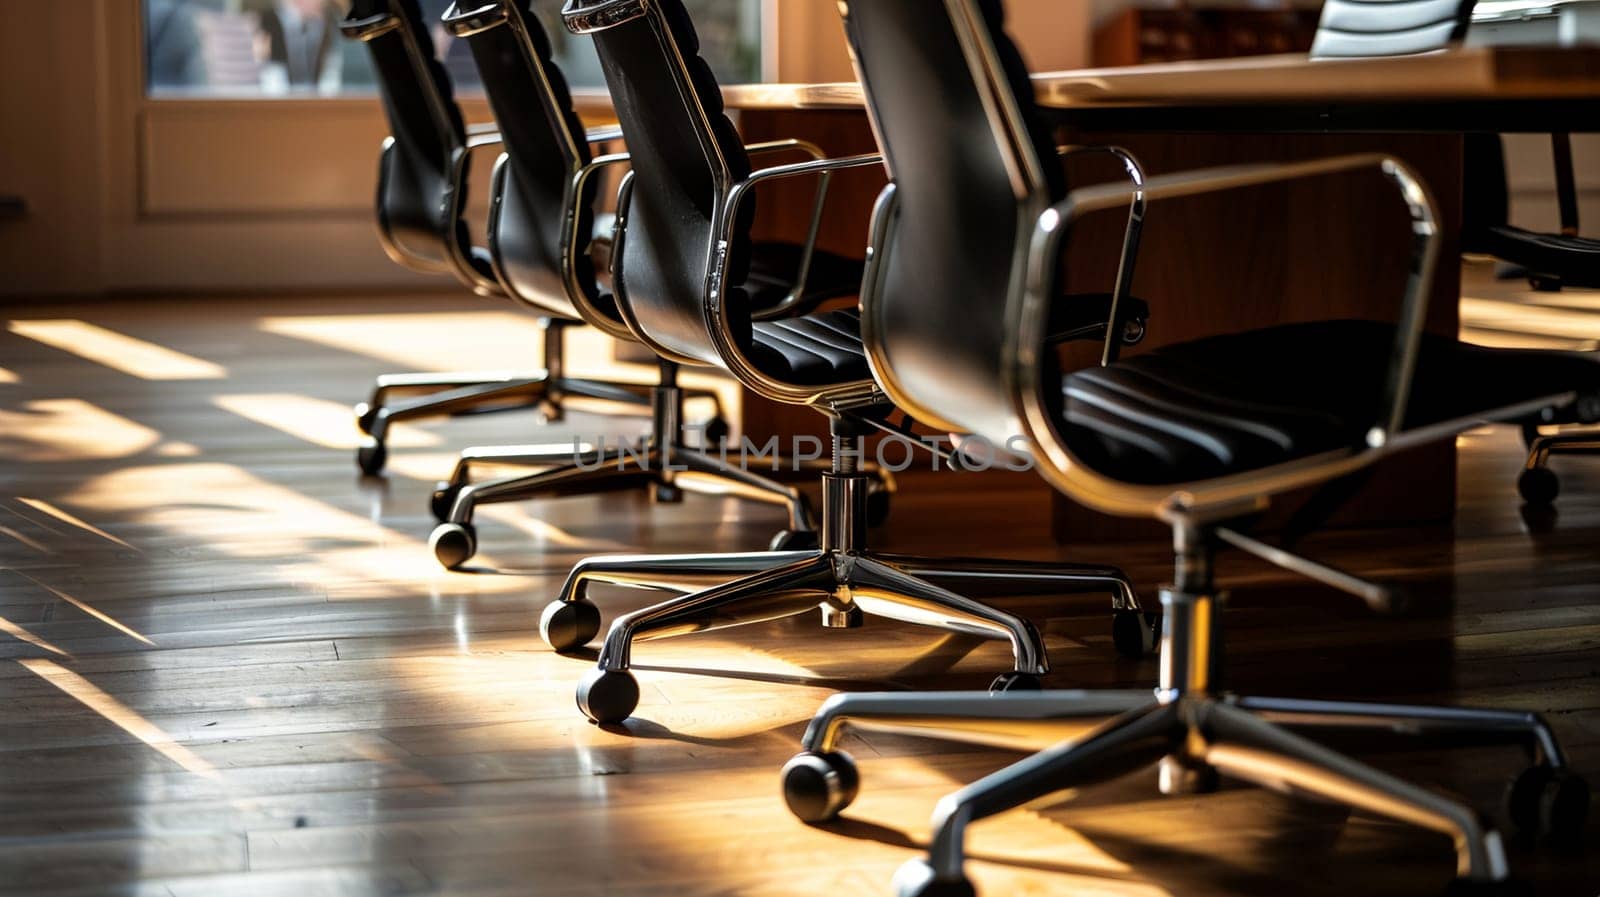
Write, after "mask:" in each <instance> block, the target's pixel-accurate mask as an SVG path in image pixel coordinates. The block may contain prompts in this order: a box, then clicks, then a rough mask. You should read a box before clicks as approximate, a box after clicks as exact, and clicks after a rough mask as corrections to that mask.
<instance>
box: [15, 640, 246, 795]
mask: <svg viewBox="0 0 1600 897" xmlns="http://www.w3.org/2000/svg"><path fill="white" fill-rule="evenodd" d="M17 663H19V664H21V665H22V666H23V667H24V668H26V669H27V670H28V671H29V672H31V673H33V674H34V675H36V676H38V677H39V678H41V679H43V680H44V681H46V682H48V683H50V684H51V685H54V686H55V687H56V688H59V689H61V690H62V691H63V692H66V693H67V694H68V695H70V696H71V697H72V698H73V699H75V700H76V701H78V702H79V703H80V704H82V705H83V706H85V707H87V708H89V709H90V710H93V711H94V712H95V713H98V714H100V716H102V717H104V718H105V719H106V720H107V721H109V722H110V723H112V724H113V725H115V726H116V727H117V728H119V729H121V730H122V731H124V732H127V733H128V734H129V735H132V736H133V737H134V738H137V739H139V740H140V741H142V742H144V743H145V744H147V745H149V746H150V747H151V748H153V749H155V750H156V751H158V752H160V753H161V754H162V755H163V756H165V757H166V758H167V759H169V760H171V761H172V762H174V763H176V764H178V765H179V766H181V767H183V768H184V769H186V770H188V771H189V772H192V773H194V774H196V775H200V776H204V777H206V778H208V779H214V778H218V774H217V770H216V767H214V766H212V765H211V764H210V763H207V762H206V761H205V760H202V759H201V758H200V757H198V756H196V755H195V754H194V753H193V752H191V751H190V750H189V749H188V748H186V747H184V746H183V745H181V744H178V743H177V742H176V741H174V740H173V738H172V736H170V735H168V734H167V733H166V732H163V731H162V730H161V728H160V727H159V726H157V725H156V724H155V723H152V722H150V721H149V720H147V719H145V718H144V717H142V716H140V715H139V714H138V713H136V712H135V711H134V710H133V709H132V708H130V707H128V706H127V705H126V704H123V703H122V702H121V701H118V700H117V699H116V698H114V697H112V696H111V695H109V694H107V693H106V692H104V691H102V690H100V688H98V687H97V686H96V685H95V684H94V683H92V682H90V681H89V680H87V679H85V678H83V677H82V676H80V675H78V674H77V673H75V672H73V671H72V670H69V669H67V668H66V667H63V666H62V665H61V664H58V663H56V662H55V661H53V660H35V659H24V660H19V661H17Z"/></svg>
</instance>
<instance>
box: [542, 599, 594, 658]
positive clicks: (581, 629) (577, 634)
mask: <svg viewBox="0 0 1600 897" xmlns="http://www.w3.org/2000/svg"><path fill="white" fill-rule="evenodd" d="M599 632H600V608H598V607H595V606H594V602H592V601H589V600H587V599H579V600H577V601H552V602H550V603H549V604H547V605H545V608H544V613H542V614H540V615H539V635H540V637H541V638H543V639H544V643H545V644H547V645H549V646H550V647H551V648H552V649H553V650H554V651H555V652H556V653H557V654H569V653H571V652H573V651H576V650H578V649H579V648H582V647H583V646H584V645H587V644H589V642H590V641H591V640H592V639H593V638H594V637H595V635H596V634H598V633H599Z"/></svg>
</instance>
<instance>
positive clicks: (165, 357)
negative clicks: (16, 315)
mask: <svg viewBox="0 0 1600 897" xmlns="http://www.w3.org/2000/svg"><path fill="white" fill-rule="evenodd" d="M10 329H11V332H12V333H15V334H17V335H19V336H25V337H27V338H28V339H31V340H34V341H36V342H41V343H44V344H45V345H47V346H51V347H54V348H56V349H60V350H61V351H63V352H70V353H72V354H73V355H76V356H78V357H79V358H83V359H86V360H88V361H92V362H95V363H96V364H102V365H105V366H106V367H108V368H111V369H112V370H117V371H121V372H122V373H124V374H129V375H132V376H134V377H138V378H140V379H142V380H217V379H221V378H223V377H226V376H228V369H227V368H224V367H223V366H222V365H219V364H214V363H212V362H209V361H206V360H205V359H202V358H195V357H194V356H192V355H185V354H184V353H182V352H178V351H176V350H174V349H169V348H167V347H166V346H158V345H156V344H155V343H150V342H145V341H144V340H142V339H138V338H136V337H131V336H128V335H127V334H123V333H118V332H116V331H115V330H108V329H106V328H104V327H101V326H99V325H97V324H90V323H89V322H87V321H78V320H73V319H69V318H63V319H57V320H34V321H12V322H11V324H10Z"/></svg>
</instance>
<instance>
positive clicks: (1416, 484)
mask: <svg viewBox="0 0 1600 897" xmlns="http://www.w3.org/2000/svg"><path fill="white" fill-rule="evenodd" d="M1033 83H1034V89H1035V96H1036V99H1037V101H1038V103H1039V105H1040V106H1041V107H1043V109H1044V110H1045V112H1046V113H1047V114H1049V115H1051V116H1052V117H1054V118H1055V120H1056V122H1057V124H1058V126H1059V128H1060V135H1059V136H1060V140H1061V142H1063V143H1084V144H1099V143H1115V144H1118V145H1121V146H1124V147H1127V148H1128V149H1130V150H1132V151H1133V152H1134V153H1135V154H1136V155H1137V156H1138V157H1139V159H1140V160H1141V162H1142V163H1143V164H1144V167H1145V168H1146V170H1147V172H1148V173H1149V174H1161V173H1167V172H1174V171H1181V170H1185V169H1191V168H1198V167H1203V166H1210V165H1224V164H1237V163H1242V162H1258V161H1284V160H1291V159H1303V158H1310V157H1317V156H1326V155H1336V154H1341V153H1350V152H1369V151H1382V152H1388V153H1392V154H1394V155H1396V156H1398V157H1400V158H1402V159H1404V160H1405V161H1407V162H1408V163H1410V164H1411V165H1412V166H1413V167H1415V168H1416V169H1417V170H1418V171H1419V172H1420V173H1421V175H1422V176H1423V178H1424V179H1425V180H1426V181H1427V183H1428V184H1429V185H1430V187H1431V188H1432V191H1433V193H1434V196H1435V199H1436V201H1437V204H1438V210H1439V214H1440V219H1441V222H1442V225H1443V232H1444V234H1445V245H1444V252H1443V253H1442V254H1441V258H1442V259H1444V260H1445V261H1444V262H1443V263H1442V264H1441V265H1440V266H1439V270H1438V273H1437V277H1436V279H1435V285H1434V292H1433V295H1432V298H1431V304H1430V315H1429V319H1428V327H1429V329H1430V330H1432V331H1434V332H1438V333H1446V334H1451V335H1453V334H1454V333H1455V332H1456V330H1457V326H1458V304H1459V303H1458V298H1459V295H1460V279H1459V276H1460V272H1459V266H1458V265H1456V264H1454V263H1453V261H1454V259H1456V258H1457V257H1458V255H1459V253H1458V250H1457V234H1458V231H1459V227H1460V222H1461V207H1462V165H1461V151H1462V135H1463V134H1464V133H1467V132H1472V131H1483V132H1502V133H1505V132H1550V131H1555V130H1566V131H1590V130H1600V48H1584V49H1560V48H1518V49H1511V48H1466V49H1457V50H1452V51H1448V52H1444V53H1438V54H1433V55H1428V56H1414V57H1400V58H1380V59H1360V60H1320V61H1313V60H1310V59H1308V58H1307V57H1305V56H1303V55H1285V56H1261V57H1250V58H1244V59H1233V60H1215V61H1198V62H1184V63H1168V64H1159V65H1143V66H1132V67H1127V68H1115V69H1091V70H1080V71H1069V72H1048V73H1040V74H1036V75H1034V77H1033ZM723 95H724V101H725V103H726V105H727V107H728V108H729V109H730V110H735V111H736V112H737V114H738V120H739V126H740V129H741V131H742V132H743V134H744V135H745V137H746V139H747V140H751V141H755V140H768V139H777V138H783V137H803V138H805V139H808V140H811V141H813V142H815V143H817V144H818V145H820V146H822V148H823V149H825V150H826V151H828V153H829V154H830V155H839V154H847V153H855V152H870V151H874V150H875V149H876V146H875V144H874V142H873V138H872V135H871V132H870V129H869V127H868V124H867V121H866V117H865V115H864V114H863V99H862V93H861V88H860V85H858V84H854V83H835V84H751V85H738V86H730V87H727V88H724V91H723ZM591 101H600V102H603V100H600V98H591ZM593 111H595V112H600V111H601V109H600V108H595V109H594V110H593ZM1089 164H1098V165H1100V166H1102V167H1100V168H1098V169H1095V168H1090V167H1087V166H1088V165H1089ZM1072 176H1073V179H1074V182H1077V183H1085V182H1092V181H1093V180H1106V179H1112V178H1114V177H1117V173H1116V172H1115V171H1114V170H1112V169H1111V168H1109V167H1105V163H1104V162H1093V163H1086V167H1084V168H1082V169H1077V168H1075V169H1074V170H1073V172H1072ZM882 183H883V175H882V173H881V172H880V171H877V170H868V171H867V173H865V174H862V175H860V176H854V177H842V178H838V179H836V181H835V183H834V185H833V189H832V190H831V191H830V200H829V206H828V213H827V219H826V222H827V223H826V224H825V227H824V233H823V235H822V237H821V245H823V246H824V247H825V248H827V249H829V250H832V251H834V252H839V253H845V254H851V255H856V256H859V255H860V254H861V252H862V249H863V247H864V246H865V245H866V222H867V220H868V212H869V211H870V208H871V203H872V200H873V198H874V197H875V196H876V194H877V191H878V190H879V189H880V188H881V186H882ZM777 187H778V189H774V190H772V191H771V193H770V194H769V193H764V194H763V195H762V197H761V199H760V203H761V210H762V211H761V213H760V218H761V220H762V221H763V225H762V227H763V229H764V230H766V235H767V236H775V237H776V236H781V237H783V238H786V239H800V238H801V237H802V236H803V233H802V229H803V227H804V222H805V221H806V220H807V217H808V212H809V209H810V202H811V196H812V193H811V191H812V189H813V187H814V185H811V184H805V183H800V182H789V183H785V184H781V185H777ZM1122 224H1123V219H1121V218H1120V217H1117V216H1114V215H1110V214H1104V215H1102V216H1101V220H1100V221H1090V222H1087V223H1086V225H1085V226H1084V227H1083V228H1082V229H1080V230H1079V231H1078V232H1076V233H1075V234H1074V237H1073V243H1072V245H1071V247H1070V249H1069V252H1068V274H1067V277H1068V285H1069V287H1070V288H1073V289H1082V290H1093V289H1107V288H1109V286H1110V284H1111V282H1112V277H1113V271H1114V265H1115V262H1116V258H1117V249H1118V247H1119V245H1120V239H1121V227H1122ZM1408 246H1409V232H1408V228H1407V222H1406V220H1405V215H1404V213H1403V208H1402V206H1401V205H1400V204H1399V200H1398V199H1397V198H1396V196H1395V194H1394V192H1393V189H1392V188H1391V187H1389V186H1388V185H1387V184H1386V183H1385V182H1384V181H1383V180H1382V179H1381V178H1379V177H1378V176H1376V175H1375V174H1350V175H1343V176H1338V177H1330V178H1324V179H1321V180H1316V181H1306V182H1299V183H1294V184H1289V185H1283V186H1273V187H1266V188H1260V189H1256V190H1251V191H1238V192H1234V193H1230V194H1224V195H1218V196H1207V197H1194V198H1188V199H1184V200H1180V201H1175V202H1172V203H1170V204H1166V205H1163V206H1156V207H1152V208H1151V210H1150V213H1149V215H1148V217H1147V222H1146V227H1145V232H1144V242H1143V247H1142V249H1141V250H1140V255H1139V264H1138V269H1137V273H1136V277H1135V282H1134V291H1135V293H1136V294H1137V295H1139V296H1140V297H1141V298H1144V299H1145V300H1146V301H1148V302H1149V303H1150V305H1151V308H1152V320H1151V326H1150V331H1149V335H1148V337H1147V338H1146V340H1145V342H1144V343H1143V344H1142V345H1141V346H1140V347H1139V348H1140V349H1147V348H1150V347H1154V346H1159V345H1162V344H1164V343H1169V342H1175V341H1180V340H1185V339H1191V338H1194V337H1198V336H1203V335H1207V334H1212V333H1218V332H1226V331H1230V330H1238V329H1242V328H1247V327H1256V326H1265V325H1270V324H1273V323H1280V322H1291V321H1299V320H1314V319H1319V318H1333V317H1366V318H1376V319H1387V320H1392V319H1393V317H1394V314H1395V310H1396V309H1397V307H1398V302H1399V299H1400V296H1401V292H1402V288H1403V284H1404V283H1405V269H1406V264H1407V261H1408ZM1085 349H1086V351H1085V352H1084V353H1083V354H1082V356H1081V357H1073V358H1071V359H1070V361H1071V362H1072V363H1083V364H1088V363H1091V362H1092V359H1093V357H1094V355H1093V351H1092V349H1089V348H1088V347H1085ZM1351 361H1352V364H1356V363H1374V364H1377V363H1381V360H1380V359H1352V360H1351ZM1264 375H1266V376H1270V373H1269V372H1264ZM818 422H819V419H818V418H817V416H816V415H815V414H814V413H812V412H810V411H808V410H806V409H793V408H780V407H777V406H771V405H767V404H765V403H762V402H760V401H756V400H753V398H752V400H751V401H748V402H747V403H746V409H745V415H744V426H745V429H746V432H753V433H763V432H795V431H796V430H805V431H815V430H816V428H817V426H818ZM1514 475H1515V471H1511V470H1508V471H1506V477H1507V482H1508V483H1509V482H1510V481H1511V478H1512V477H1513V476H1514ZM1455 479H1456V478H1455V453H1454V450H1453V447H1451V446H1449V445H1443V446H1437V447H1432V448H1424V449H1419V450H1417V451H1415V452H1412V453H1410V454H1408V455H1407V456H1404V457H1399V458H1396V459H1393V460H1392V461H1390V462H1388V463H1387V464H1385V465H1380V467H1379V468H1378V472H1377V474H1376V475H1375V476H1374V477H1373V478H1372V480H1371V481H1370V482H1369V484H1368V485H1367V486H1366V487H1365V488H1364V489H1363V490H1362V491H1361V494H1360V495H1359V496H1358V497H1357V498H1356V499H1354V500H1353V501H1352V502H1351V503H1350V504H1349V505H1347V506H1346V508H1345V509H1344V510H1343V511H1342V512H1341V515H1340V518H1339V519H1341V520H1343V521H1345V522H1350V523H1372V522H1379V521H1381V522H1387V523H1419V522H1430V521H1432V522H1437V521H1443V520H1446V519H1448V518H1449V516H1450V515H1451V513H1452V512H1453V510H1454V505H1455ZM1053 500H1054V508H1053V515H1054V518H1053V519H1054V523H1055V528H1056V534H1057V537H1058V538H1059V539H1061V540H1063V541H1086V540H1105V539H1115V538H1119V537H1122V538H1126V537H1135V536H1143V535H1150V534H1155V533H1156V532H1158V531H1160V530H1159V528H1154V527H1151V526H1149V525H1147V524H1146V523H1145V522H1143V521H1113V520H1111V519H1109V518H1104V517H1100V516H1099V515H1095V514H1093V513H1091V512H1088V511H1085V510H1083V509H1082V508H1079V507H1078V506H1076V505H1074V504H1072V503H1071V502H1068V501H1065V500H1063V499H1060V498H1059V497H1056V498H1054V499H1053ZM1507 500H1508V501H1514V500H1515V499H1514V497H1512V493H1511V491H1510V489H1509V487H1508V489H1507ZM1288 504H1291V505H1292V503H1288Z"/></svg>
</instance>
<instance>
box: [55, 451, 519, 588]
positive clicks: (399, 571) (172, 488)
mask: <svg viewBox="0 0 1600 897" xmlns="http://www.w3.org/2000/svg"><path fill="white" fill-rule="evenodd" d="M152 496H160V501H159V502H155V501H152V500H151V497H152ZM62 501H63V502H64V503H66V504H70V505H72V506H73V507H75V508H83V509H91V510H93V511H94V512H95V513H96V514H98V515H103V516H109V517H116V518H118V519H119V520H123V521H126V522H127V523H129V524H132V525H137V526H143V527H154V528H157V529H160V530H163V531H165V532H168V533H172V534H175V535H178V536H180V537H182V538H185V539H192V540H193V542H194V543H195V544H196V545H199V546H203V547H204V549H205V550H207V551H211V552H217V553H218V554H222V555H226V556H229V557H235V558H241V559H248V560H252V561H256V562H259V563H260V564H262V565H263V566H264V568H266V569H270V570H271V571H272V572H273V573H274V574H275V575H276V576H277V577H278V578H280V579H284V580H287V581H289V582H292V583H306V584H309V585H312V586H315V587H317V588H319V589H323V590H329V591H332V590H335V589H337V590H339V591H340V592H341V594H343V593H347V592H348V593H353V595H380V594H386V590H387V595H388V596H393V595H396V594H399V595H415V594H418V593H421V594H424V595H426V594H430V593H431V594H441V593H453V594H473V593H490V592H492V593H504V592H513V591H519V590H525V589H526V588H527V587H528V583H527V580H526V579H525V578H523V577H516V576H475V575H471V574H461V573H451V572H449V571H446V570H444V569H443V568H441V567H440V566H439V564H438V562H437V561H435V560H434V558H433V553H432V552H431V551H429V550H428V545H427V542H426V540H425V539H423V538H418V537H414V536H410V535H406V534H403V533H400V532H397V531H395V530H392V529H389V528H388V527H385V526H382V525H380V524H377V523H374V522H373V521H371V520H369V519H367V518H365V517H362V516H360V515H358V514H355V513H352V512H350V511H345V510H342V509H340V508H337V507H334V506H333V505H330V504H327V503H326V502H323V501H319V500H317V499H315V498H311V497H309V496H306V495H304V494H302V493H300V492H297V491H295V490H293V489H291V488H289V487H287V486H281V485H278V484H276V483H272V482H268V481H267V480H264V479H262V478H260V477H258V476H256V475H254V474H252V473H250V472H248V471H246V470H243V469H241V468H239V467H235V466H233V465H231V464H219V463H195V464H172V465H164V466H157V467H139V468H128V469H124V470H118V471H114V472H111V473H108V474H105V475H102V476H99V477H96V478H94V479H91V480H89V481H88V482H86V483H84V484H83V485H82V486H81V487H79V488H78V489H77V490H76V491H74V492H73V493H71V494H70V495H67V496H65V497H63V499H62ZM484 562H485V563H489V559H487V558H485V559H484Z"/></svg>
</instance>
